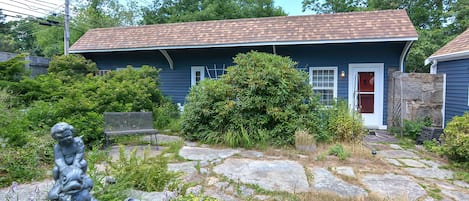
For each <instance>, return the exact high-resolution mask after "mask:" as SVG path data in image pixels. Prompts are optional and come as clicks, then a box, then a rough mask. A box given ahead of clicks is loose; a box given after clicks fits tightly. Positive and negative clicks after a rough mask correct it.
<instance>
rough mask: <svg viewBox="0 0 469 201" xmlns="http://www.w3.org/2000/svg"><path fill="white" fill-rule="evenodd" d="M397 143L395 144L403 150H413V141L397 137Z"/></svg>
mask: <svg viewBox="0 0 469 201" xmlns="http://www.w3.org/2000/svg"><path fill="white" fill-rule="evenodd" d="M397 139H399V142H398V143H397V144H398V145H399V146H401V147H402V148H403V149H413V148H415V140H414V139H411V138H408V137H398V138H397Z"/></svg>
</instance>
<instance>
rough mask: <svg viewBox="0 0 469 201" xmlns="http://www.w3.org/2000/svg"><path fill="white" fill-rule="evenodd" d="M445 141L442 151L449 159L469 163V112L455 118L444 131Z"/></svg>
mask: <svg viewBox="0 0 469 201" xmlns="http://www.w3.org/2000/svg"><path fill="white" fill-rule="evenodd" d="M443 141H444V144H443V146H442V151H443V154H445V155H446V156H448V158H449V159H451V160H453V161H456V162H462V163H465V162H466V163H467V162H469V112H465V113H464V115H463V116H455V117H453V119H452V120H451V121H450V122H449V123H448V124H447V126H446V128H445V130H444V134H443Z"/></svg>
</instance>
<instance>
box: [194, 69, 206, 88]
mask: <svg viewBox="0 0 469 201" xmlns="http://www.w3.org/2000/svg"><path fill="white" fill-rule="evenodd" d="M203 79H205V67H204V66H192V67H191V86H192V85H196V84H198V83H199V82H200V81H202V80H203Z"/></svg>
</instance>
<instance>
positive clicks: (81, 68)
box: [48, 54, 98, 77]
mask: <svg viewBox="0 0 469 201" xmlns="http://www.w3.org/2000/svg"><path fill="white" fill-rule="evenodd" d="M48 71H49V73H54V74H58V75H60V76H72V77H73V76H76V75H86V74H88V73H94V72H96V71H98V68H97V67H96V63H94V62H93V61H91V60H87V59H86V58H85V57H83V56H81V55H78V54H70V55H60V56H53V57H52V59H51V61H50V62H49V68H48Z"/></svg>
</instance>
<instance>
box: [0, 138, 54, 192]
mask: <svg viewBox="0 0 469 201" xmlns="http://www.w3.org/2000/svg"><path fill="white" fill-rule="evenodd" d="M28 134H29V135H31V134H33V133H28ZM31 138H32V139H31V140H29V141H28V142H27V143H25V144H22V145H21V146H11V145H9V144H7V145H6V146H4V147H2V148H1V150H2V151H1V152H0V188H2V187H6V186H9V185H11V184H12V182H13V181H15V182H19V183H22V182H30V181H32V180H38V179H41V178H43V177H44V175H45V172H46V171H49V170H51V168H52V165H53V161H54V159H53V150H52V147H53V143H54V141H53V140H52V139H50V137H49V136H47V137H44V136H41V137H36V136H31Z"/></svg>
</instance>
